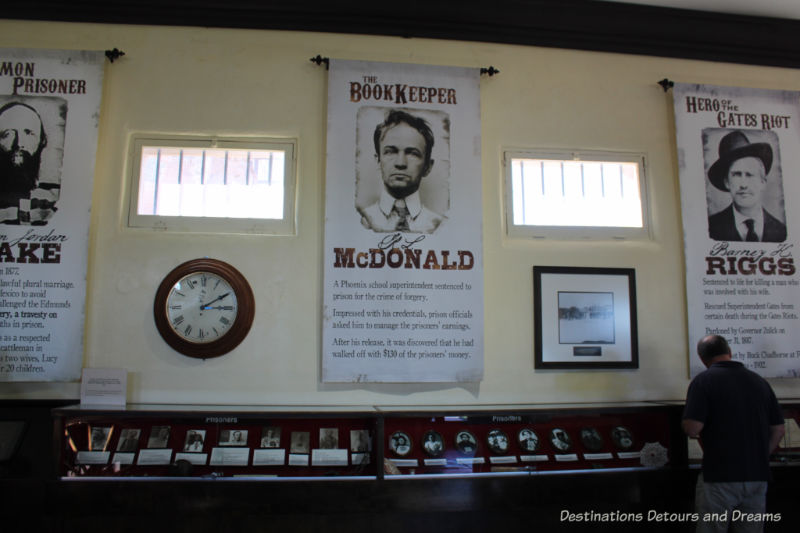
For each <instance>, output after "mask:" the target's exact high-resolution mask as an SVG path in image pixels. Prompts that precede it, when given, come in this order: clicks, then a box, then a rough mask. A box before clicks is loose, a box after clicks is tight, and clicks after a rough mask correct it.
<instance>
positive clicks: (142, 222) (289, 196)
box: [127, 134, 297, 235]
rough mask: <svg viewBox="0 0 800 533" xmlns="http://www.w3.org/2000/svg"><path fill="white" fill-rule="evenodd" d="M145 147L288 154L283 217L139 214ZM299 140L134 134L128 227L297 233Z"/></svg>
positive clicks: (200, 231) (130, 158)
mask: <svg viewBox="0 0 800 533" xmlns="http://www.w3.org/2000/svg"><path fill="white" fill-rule="evenodd" d="M143 147H161V148H200V149H202V148H206V149H222V150H226V149H227V150H277V151H282V152H284V153H285V160H284V176H283V180H284V189H283V190H284V198H283V218H280V219H260V218H258V219H257V218H223V217H191V216H161V215H140V214H138V202H139V174H140V166H141V161H142V148H143ZM296 153H297V142H296V140H294V139H276V138H264V137H258V138H256V137H253V138H249V137H211V136H208V137H203V136H191V135H158V134H135V135H133V136H132V137H131V142H130V147H129V153H128V157H129V163H130V164H129V172H130V188H129V191H128V196H129V197H128V213H127V226H128V227H129V228H149V229H156V230H162V231H168V232H180V233H223V234H224V233H250V234H272V235H294V234H295V198H296V187H295V183H296V179H295V169H296V165H297V155H296Z"/></svg>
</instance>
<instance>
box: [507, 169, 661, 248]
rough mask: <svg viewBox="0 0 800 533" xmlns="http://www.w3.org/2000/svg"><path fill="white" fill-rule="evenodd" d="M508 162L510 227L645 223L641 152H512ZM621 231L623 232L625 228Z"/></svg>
mask: <svg viewBox="0 0 800 533" xmlns="http://www.w3.org/2000/svg"><path fill="white" fill-rule="evenodd" d="M506 163H507V166H508V170H509V172H508V174H509V180H508V181H509V182H510V183H509V185H510V189H511V198H510V203H511V205H510V208H511V216H510V217H509V218H510V220H509V228H510V229H513V228H524V227H532V228H536V227H539V228H549V227H554V228H609V229H611V228H623V229H625V228H629V229H632V230H638V231H640V232H641V231H642V230H644V229H645V221H646V218H645V211H644V207H643V206H644V202H643V198H644V195H643V187H642V185H643V180H642V175H641V174H642V167H643V163H642V158H641V157H629V158H628V160H622V161H613V160H604V159H599V158H598V159H590V158H581V159H552V158H544V157H514V156H511V157H507V159H506ZM535 232H536V230H534V233H535ZM612 233H613V232H612ZM617 233H618V234H619V235H620V236H624V234H625V231H621V232H620V231H618V232H617ZM584 234H586V232H584ZM585 236H587V235H585ZM588 236H591V235H588Z"/></svg>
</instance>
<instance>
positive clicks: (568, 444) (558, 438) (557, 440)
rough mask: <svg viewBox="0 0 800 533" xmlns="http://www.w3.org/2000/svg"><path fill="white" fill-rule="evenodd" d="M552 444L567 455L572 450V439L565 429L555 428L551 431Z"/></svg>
mask: <svg viewBox="0 0 800 533" xmlns="http://www.w3.org/2000/svg"><path fill="white" fill-rule="evenodd" d="M550 444H552V445H553V448H555V449H556V450H557V451H558V452H561V453H566V452H568V451H570V449H572V439H571V438H570V436H569V434H568V433H567V432H566V431H564V429H563V428H553V429H551V430H550Z"/></svg>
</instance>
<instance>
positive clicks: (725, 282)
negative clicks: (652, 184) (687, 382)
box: [674, 84, 800, 377]
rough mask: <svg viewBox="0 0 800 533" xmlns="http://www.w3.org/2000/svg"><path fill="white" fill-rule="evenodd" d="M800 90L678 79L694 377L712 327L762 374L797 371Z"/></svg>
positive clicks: (799, 347)
mask: <svg viewBox="0 0 800 533" xmlns="http://www.w3.org/2000/svg"><path fill="white" fill-rule="evenodd" d="M798 97H800V93H797V92H790V91H772V90H760V89H744V88H736V87H713V86H707V85H690V84H675V87H674V106H675V128H676V133H677V145H678V164H679V169H680V184H681V208H682V211H683V233H684V243H685V247H686V250H685V256H686V300H687V304H688V318H689V353H690V361H691V364H690V368H691V374H692V376H694V375H696V374H698V373H699V372H700V371H702V370H703V366H702V364H701V362H700V360H699V358H697V357H696V344H697V341H698V340H700V339H701V338H702V337H704V336H705V335H710V334H719V335H722V336H723V337H725V338H726V339H727V340H728V342H729V343H730V345H731V350H732V352H733V358H734V359H735V360H738V361H741V362H742V363H744V364H745V365H746V366H747V367H748V368H750V369H752V370H754V371H756V372H758V373H759V374H761V375H762V376H764V377H798V376H800V279H798V272H797V267H798V265H797V264H796V262H795V258H794V253H795V251H796V249H795V243H796V242H797V240H798V238H800V206H798V204H797V203H796V202H795V199H797V198H800V182H799V181H798V180H797V179H795V176H796V175H797V174H798V171H800V106H799V105H798V104H800V100H798Z"/></svg>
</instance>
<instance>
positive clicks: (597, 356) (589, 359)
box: [533, 266, 639, 369]
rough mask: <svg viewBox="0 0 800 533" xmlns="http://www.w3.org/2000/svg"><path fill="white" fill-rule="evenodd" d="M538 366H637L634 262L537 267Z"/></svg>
mask: <svg viewBox="0 0 800 533" xmlns="http://www.w3.org/2000/svg"><path fill="white" fill-rule="evenodd" d="M533 294H534V299H533V315H534V336H535V339H534V355H535V364H534V366H535V368H540V369H549V368H639V349H638V340H637V325H636V276H635V271H634V269H632V268H582V267H549V266H535V267H533Z"/></svg>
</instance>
